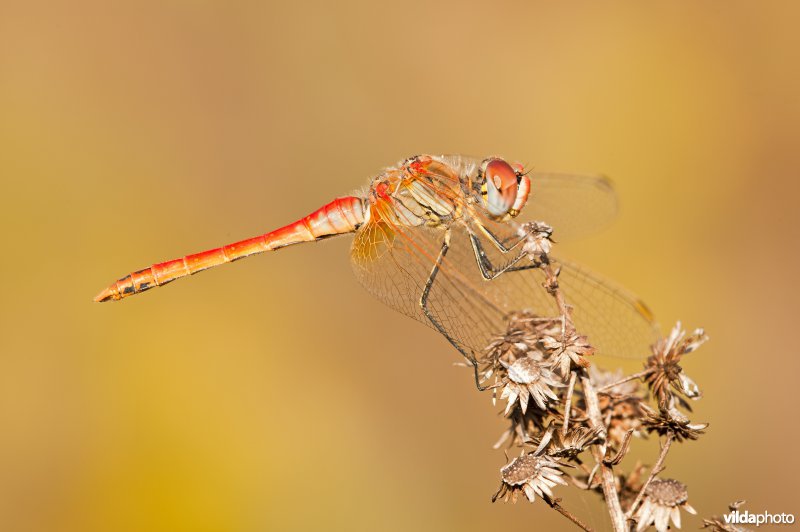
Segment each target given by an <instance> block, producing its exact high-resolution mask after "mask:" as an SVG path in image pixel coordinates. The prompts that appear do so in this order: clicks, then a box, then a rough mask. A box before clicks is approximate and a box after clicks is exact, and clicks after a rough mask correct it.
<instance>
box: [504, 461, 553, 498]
mask: <svg viewBox="0 0 800 532" xmlns="http://www.w3.org/2000/svg"><path fill="white" fill-rule="evenodd" d="M560 465H561V464H559V463H558V461H557V460H555V459H553V458H552V457H550V456H547V455H542V456H534V455H533V454H524V455H521V456H518V457H517V458H514V459H513V460H512V461H511V462H510V463H508V464H507V465H505V466H503V467H502V468H501V469H500V477H501V479H502V483H501V484H500V489H499V490H497V493H495V494H494V497H492V502H494V501H496V500H497V499H499V498H501V497H502V498H503V499H504V500H505V501H508V499H509V498H511V501H512V502H517V497H518V495H519V493H520V492H522V493H524V494H525V496H526V497H527V498H528V500H529V501H530V502H533V501H534V500H535V499H536V495H538V496H539V497H544V496H547V497H549V498H552V497H553V492H552V491H551V489H550V488H552V487H554V486H555V485H556V484H561V485H564V486H566V485H567V483H566V481H564V479H563V478H561V475H562V474H563V473H562V472H561V470H560V469H559V467H560Z"/></svg>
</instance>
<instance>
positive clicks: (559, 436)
mask: <svg viewBox="0 0 800 532" xmlns="http://www.w3.org/2000/svg"><path fill="white" fill-rule="evenodd" d="M602 439H603V427H595V428H593V429H590V428H588V427H583V426H575V427H573V428H571V429H569V430H568V431H567V434H566V435H564V434H563V433H562V432H561V431H560V430H557V431H555V434H554V437H553V440H552V441H551V442H550V445H548V446H547V448H546V450H547V454H548V455H550V456H554V457H556V458H565V459H567V460H576V461H578V462H579V460H577V458H578V455H579V454H581V453H582V452H583V451H585V450H586V449H588V448H589V446H591V445H592V444H594V443H598V442H600V441H602Z"/></svg>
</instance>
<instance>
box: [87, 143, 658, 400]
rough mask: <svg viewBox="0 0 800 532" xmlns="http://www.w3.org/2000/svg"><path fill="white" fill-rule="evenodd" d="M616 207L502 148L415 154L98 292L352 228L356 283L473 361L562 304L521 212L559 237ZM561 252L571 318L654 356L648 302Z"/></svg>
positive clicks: (616, 352)
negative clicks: (295, 212)
mask: <svg viewBox="0 0 800 532" xmlns="http://www.w3.org/2000/svg"><path fill="white" fill-rule="evenodd" d="M616 207H617V200H616V194H615V192H614V188H613V186H612V184H611V182H610V181H609V180H608V179H606V178H604V177H595V176H580V175H571V174H553V173H543V172H534V171H526V170H525V168H524V167H523V165H521V164H519V163H514V162H509V161H507V160H506V159H504V158H501V157H487V158H483V159H481V158H475V157H467V156H461V155H417V156H414V157H410V158H408V159H406V160H404V161H402V162H400V163H398V164H396V165H394V166H392V167H389V168H386V169H385V170H384V171H383V172H381V173H380V174H379V175H377V176H375V177H374V178H373V179H372V180H371V182H370V183H369V186H368V187H367V188H366V189H365V191H364V192H363V193H360V194H357V195H352V196H345V197H340V198H337V199H334V200H333V201H331V202H330V203H327V204H326V205H324V206H322V207H321V208H319V209H317V210H316V211H314V212H313V213H311V214H309V215H307V216H305V217H303V218H300V219H299V220H297V221H295V222H293V223H291V224H289V225H286V226H284V227H281V228H279V229H276V230H274V231H271V232H268V233H265V234H262V235H260V236H257V237H254V238H249V239H247V240H242V241H240V242H235V243H233V244H228V245H226V246H222V247H219V248H215V249H211V250H208V251H204V252H201V253H196V254H192V255H187V256H185V257H183V258H180V259H175V260H170V261H167V262H162V263H158V264H154V265H152V266H150V267H149V268H145V269H142V270H138V271H135V272H133V273H130V274H129V275H126V276H125V277H123V278H121V279H119V280H118V281H116V282H114V283H112V284H111V285H110V286H108V287H107V288H105V289H104V290H103V291H101V292H100V293H99V294H98V295H97V296H96V297H95V301H98V302H104V301H114V300H121V299H124V298H126V297H129V296H132V295H134V294H139V293H141V292H144V291H147V290H150V289H151V288H154V287H157V286H163V285H165V284H168V283H171V282H172V281H175V280H176V279H180V278H182V277H186V276H189V275H192V274H195V273H197V272H200V271H203V270H207V269H209V268H212V267H215V266H219V265H222V264H226V263H229V262H234V261H237V260H239V259H242V258H245V257H249V256H251V255H255V254H258V253H263V252H266V251H275V250H278V249H282V248H285V247H288V246H291V245H294V244H300V243H305V242H314V241H317V240H322V239H326V238H330V237H334V236H338V235H354V238H353V242H352V247H351V263H352V266H353V271H354V272H355V275H356V277H357V278H358V280H359V281H360V283H361V284H362V285H363V286H364V287H365V288H366V289H367V290H368V291H369V292H370V293H371V294H373V295H374V296H376V297H377V298H378V299H379V300H381V301H383V302H384V303H386V304H387V305H388V306H389V307H391V308H393V309H395V310H397V311H399V312H401V313H403V314H405V315H407V316H410V317H411V318H414V319H416V320H417V321H420V322H422V323H424V324H425V325H428V326H429V327H432V328H433V329H434V330H436V331H437V332H439V333H440V334H441V335H442V336H444V338H446V339H447V341H448V342H449V343H450V344H452V346H453V347H455V348H456V349H457V350H458V351H459V352H460V353H461V355H463V356H464V357H465V358H466V360H467V362H468V363H469V364H470V365H472V366H473V367H476V368H477V360H478V358H479V357H480V353H481V352H482V351H483V350H484V349H485V348H486V346H487V345H489V343H490V341H491V339H492V338H493V337H495V336H496V335H497V334H498V333H502V331H504V330H505V324H506V321H505V318H506V317H507V316H508V315H509V313H511V312H514V311H520V310H523V309H527V310H531V311H533V312H535V313H536V314H537V315H540V316H553V317H555V316H558V315H559V310H558V308H557V306H556V304H555V302H554V299H553V298H552V296H551V295H550V294H549V293H548V292H547V290H546V288H545V287H544V286H543V283H544V281H545V278H544V274H543V273H542V271H541V268H538V267H537V266H536V264H535V263H534V262H533V261H524V260H523V259H524V258H525V256H526V253H528V251H527V250H528V248H527V247H526V246H524V245H522V244H523V242H524V240H525V230H524V228H525V227H526V226H525V224H524V220H526V219H530V220H542V221H544V222H546V223H547V224H548V225H550V226H552V227H553V230H554V233H553V234H554V237H556V238H558V239H561V238H565V237H571V236H578V235H583V234H586V233H588V232H591V231H593V230H595V229H597V228H598V227H600V226H603V225H605V224H606V223H607V222H608V221H610V219H612V218H613V217H614V215H615V213H616ZM555 260H557V264H558V267H559V277H558V282H559V286H560V288H561V290H562V292H563V294H564V296H565V298H566V300H567V302H568V303H569V304H570V306H571V307H572V313H573V315H572V319H573V321H574V324H575V326H576V328H577V330H578V331H580V332H581V334H585V335H587V336H588V338H589V341H590V343H591V344H592V345H593V346H594V347H595V349H596V352H597V354H601V355H610V356H614V357H622V358H640V357H644V356H647V354H648V353H649V346H650V345H651V344H652V343H654V341H655V340H656V339H657V337H658V328H657V325H656V323H655V320H654V317H653V314H652V312H651V311H650V310H649V309H648V307H647V306H646V305H645V304H644V303H643V302H642V301H641V300H640V299H639V298H638V297H636V296H634V295H633V294H631V293H630V292H628V291H626V290H625V289H623V288H621V287H619V286H617V285H615V284H613V283H611V282H609V281H607V280H605V279H603V278H601V277H599V276H597V275H595V274H593V273H591V272H590V271H588V270H586V269H584V268H582V267H580V266H577V265H574V264H572V263H570V262H567V261H562V260H559V259H555ZM476 381H477V373H476ZM478 386H479V388H480V387H481V386H480V384H479V385H478Z"/></svg>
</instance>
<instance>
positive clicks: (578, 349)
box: [542, 330, 595, 378]
mask: <svg viewBox="0 0 800 532" xmlns="http://www.w3.org/2000/svg"><path fill="white" fill-rule="evenodd" d="M542 345H543V346H544V347H545V350H546V351H545V357H546V358H547V360H548V361H549V362H550V364H551V365H552V367H553V369H554V370H558V371H559V373H560V374H561V376H562V377H564V378H566V377H568V376H569V373H570V371H571V370H572V364H574V365H575V367H577V368H586V367H589V361H588V360H586V359H585V358H583V357H585V356H590V355H593V354H594V351H595V349H594V347H592V346H591V345H589V342H588V341H587V339H586V337H585V336H580V335H578V334H576V333H575V332H574V331H569V330H567V334H565V335H556V336H544V337H543V338H542Z"/></svg>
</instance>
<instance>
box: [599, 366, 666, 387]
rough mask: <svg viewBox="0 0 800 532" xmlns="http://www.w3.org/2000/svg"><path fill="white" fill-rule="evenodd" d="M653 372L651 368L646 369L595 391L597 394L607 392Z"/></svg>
mask: <svg viewBox="0 0 800 532" xmlns="http://www.w3.org/2000/svg"><path fill="white" fill-rule="evenodd" d="M653 371H654V370H653V368H647V369H646V370H644V371H640V372H639V373H634V374H633V375H628V376H627V377H625V378H624V379H620V380H618V381H617V382H612V383H611V384H606V385H605V386H603V387H602V388H598V389H597V391H598V392H605V391H608V390H610V389H611V388H613V387H615V386H619V385H620V384H625V383H626V382H630V381H632V380H636V379H641V378H644V377H647V376H648V375H650V374H651V373H653Z"/></svg>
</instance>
